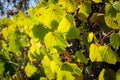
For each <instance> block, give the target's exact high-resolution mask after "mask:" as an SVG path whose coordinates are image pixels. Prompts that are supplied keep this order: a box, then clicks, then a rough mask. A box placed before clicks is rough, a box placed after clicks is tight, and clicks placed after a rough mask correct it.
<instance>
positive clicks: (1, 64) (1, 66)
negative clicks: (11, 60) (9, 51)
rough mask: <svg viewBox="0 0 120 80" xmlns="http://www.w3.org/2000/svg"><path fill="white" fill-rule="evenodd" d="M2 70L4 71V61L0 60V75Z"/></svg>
mask: <svg viewBox="0 0 120 80" xmlns="http://www.w3.org/2000/svg"><path fill="white" fill-rule="evenodd" d="M4 71H5V68H4V63H1V62H0V75H3V73H4Z"/></svg>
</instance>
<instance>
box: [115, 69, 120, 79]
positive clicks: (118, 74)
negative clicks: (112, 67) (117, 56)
mask: <svg viewBox="0 0 120 80" xmlns="http://www.w3.org/2000/svg"><path fill="white" fill-rule="evenodd" d="M116 80H120V69H119V70H118V71H117V72H116Z"/></svg>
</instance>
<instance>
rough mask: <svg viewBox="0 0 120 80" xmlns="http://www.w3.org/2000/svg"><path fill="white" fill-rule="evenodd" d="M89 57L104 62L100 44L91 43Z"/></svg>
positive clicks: (93, 60)
mask: <svg viewBox="0 0 120 80" xmlns="http://www.w3.org/2000/svg"><path fill="white" fill-rule="evenodd" d="M89 57H90V59H91V61H92V62H95V61H97V62H100V61H101V62H102V61H103V58H102V57H101V55H100V53H99V46H98V45H95V44H91V46H90V54H89Z"/></svg>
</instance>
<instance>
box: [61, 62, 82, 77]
mask: <svg viewBox="0 0 120 80" xmlns="http://www.w3.org/2000/svg"><path fill="white" fill-rule="evenodd" d="M60 70H62V71H68V72H71V74H72V75H77V76H79V75H80V74H81V72H82V70H81V69H80V68H79V67H78V66H77V65H76V64H72V63H63V64H62V65H61V68H60Z"/></svg>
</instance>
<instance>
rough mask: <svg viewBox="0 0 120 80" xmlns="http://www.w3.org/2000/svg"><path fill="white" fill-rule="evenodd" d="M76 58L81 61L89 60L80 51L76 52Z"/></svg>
mask: <svg viewBox="0 0 120 80" xmlns="http://www.w3.org/2000/svg"><path fill="white" fill-rule="evenodd" d="M76 58H77V61H78V62H80V63H85V64H87V62H88V60H87V58H86V57H85V56H84V55H83V53H82V52H80V51H77V52H76Z"/></svg>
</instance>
